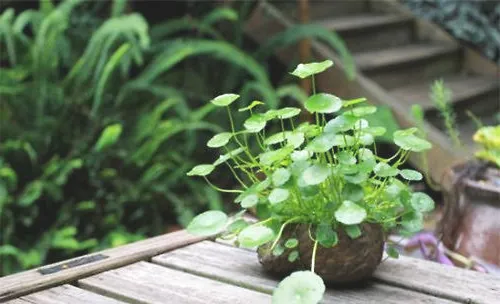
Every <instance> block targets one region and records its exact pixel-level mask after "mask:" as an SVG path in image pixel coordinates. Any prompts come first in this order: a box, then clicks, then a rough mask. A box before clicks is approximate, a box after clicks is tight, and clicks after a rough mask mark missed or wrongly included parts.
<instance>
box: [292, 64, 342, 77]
mask: <svg viewBox="0 0 500 304" xmlns="http://www.w3.org/2000/svg"><path fill="white" fill-rule="evenodd" d="M332 65H333V61H331V60H325V61H322V62H311V63H300V64H299V65H298V66H297V67H296V68H295V70H293V72H292V73H290V74H292V75H294V76H297V77H300V78H302V79H304V78H306V77H309V76H311V75H315V74H319V73H321V72H323V71H324V70H326V69H328V68H329V67H331V66H332Z"/></svg>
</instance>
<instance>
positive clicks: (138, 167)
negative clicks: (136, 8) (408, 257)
mask: <svg viewBox="0 0 500 304" xmlns="http://www.w3.org/2000/svg"><path fill="white" fill-rule="evenodd" d="M249 8H250V5H242V7H241V8H240V12H236V11H234V10H232V9H229V8H215V9H213V10H211V11H209V12H208V13H207V14H206V15H204V16H202V17H200V18H194V17H189V18H188V17H181V18H176V19H170V20H167V21H165V22H163V23H160V24H157V25H154V26H153V27H151V26H150V24H149V23H148V22H147V20H146V19H145V18H144V17H143V16H142V15H141V14H139V13H137V12H133V10H132V11H131V9H130V7H129V6H128V3H127V1H123V0H116V1H113V2H112V3H111V4H103V3H100V2H93V1H82V0H66V1H62V2H61V3H59V4H57V5H55V4H54V3H53V1H51V0H41V1H40V5H39V9H38V10H32V9H29V10H24V11H22V12H18V13H17V14H16V13H15V11H14V9H13V8H7V9H5V10H4V12H3V13H2V15H0V44H1V46H2V49H5V51H4V52H1V53H0V66H1V69H0V100H1V103H0V131H1V133H0V136H1V138H0V228H1V229H0V263H1V265H0V268H1V270H0V271H1V273H0V274H2V275H5V274H9V273H13V272H16V271H19V270H22V269H27V268H30V267H34V266H38V265H40V264H45V263H48V262H53V261H56V260H60V259H65V258H69V257H72V256H74V255H77V254H83V253H86V252H88V251H95V250H99V249H102V248H106V247H112V246H118V245H122V244H124V243H127V242H130V241H135V240H139V239H142V238H144V237H147V236H152V235H156V234H160V233H164V232H165V231H166V229H167V226H168V225H172V224H176V223H178V224H180V225H186V224H187V223H188V222H189V221H190V220H191V219H192V217H193V215H194V214H196V213H198V212H200V211H202V210H204V209H207V208H210V209H222V208H223V198H222V197H221V196H220V194H219V193H218V192H215V191H214V190H212V189H211V188H210V187H209V186H207V185H205V183H202V182H199V181H194V180H192V179H188V178H186V172H187V171H188V169H190V168H191V167H193V164H194V163H198V162H199V161H200V160H202V159H212V158H213V156H212V155H206V153H204V152H200V151H197V145H198V142H203V143H204V142H205V141H206V139H208V138H209V137H210V136H211V135H212V134H213V133H216V132H219V131H220V127H219V125H224V121H221V120H220V118H219V117H217V116H215V115H211V112H212V109H213V105H212V104H210V103H207V100H210V99H211V98H212V97H213V96H215V95H218V94H219V93H220V92H221V91H231V90H232V91H239V92H244V94H245V96H246V97H247V100H246V102H250V100H252V99H253V98H258V99H262V100H266V102H268V103H269V105H270V106H271V107H276V106H278V104H279V103H280V100H281V99H283V98H287V97H291V98H292V99H296V100H298V101H299V102H302V101H303V99H304V98H305V95H304V94H301V91H300V89H299V88H298V87H296V86H295V85H290V84H288V85H285V86H280V87H278V88H276V87H275V85H273V83H272V82H271V80H270V78H269V76H268V72H267V70H266V67H265V66H263V65H262V64H261V63H260V62H266V60H267V59H268V57H269V56H270V54H271V53H269V54H267V55H265V56H263V55H262V54H263V52H262V51H260V52H259V51H257V52H256V54H260V55H259V56H260V57H258V61H257V60H256V58H257V57H255V56H256V55H255V56H254V55H251V54H249V53H248V52H245V51H243V50H242V49H241V48H240V47H239V46H241V45H242V44H243V38H242V36H243V34H242V26H241V25H242V22H243V21H242V16H244V15H245V12H248V11H249ZM125 11H127V14H125ZM224 23H233V24H234V25H233V26H231V27H230V28H231V29H232V30H233V32H232V33H231V35H229V36H230V37H231V38H230V40H228V38H225V37H227V35H223V34H222V32H221V31H220V30H219V28H220V26H219V25H220V24H224ZM226 28H227V27H226ZM298 28H300V26H298ZM327 32H328V31H327V30H322V31H320V33H319V35H323V38H325V37H326V39H329V41H330V44H331V45H332V46H333V47H334V48H335V49H336V50H337V51H338V52H339V54H341V55H342V57H343V59H344V60H345V61H346V63H347V68H348V71H349V73H350V75H353V71H354V67H353V66H352V65H349V62H352V58H351V57H350V54H349V53H348V52H347V50H346V49H345V46H344V44H343V43H342V41H341V40H340V39H339V38H338V37H337V36H335V35H334V34H330V35H327ZM279 35H281V36H283V35H285V38H286V36H289V35H290V33H288V34H287V33H281V34H278V36H277V37H276V39H277V41H279V39H282V40H283V37H281V38H280V36H279ZM313 35H318V32H317V31H316V32H315V33H314V34H313ZM301 37H302V36H297V37H296V38H291V39H285V40H286V43H288V44H292V43H294V42H296V41H297V40H298V39H300V38H301ZM3 46H5V48H3ZM269 47H270V46H266V48H269ZM274 47H275V48H277V47H282V46H280V45H278V46H274ZM266 51H268V50H266ZM235 116H236V117H238V115H237V114H236V115H235ZM218 178H219V183H221V182H222V183H226V184H229V185H231V183H232V182H231V180H230V179H228V178H227V177H226V176H225V175H224V174H221V175H220V176H218Z"/></svg>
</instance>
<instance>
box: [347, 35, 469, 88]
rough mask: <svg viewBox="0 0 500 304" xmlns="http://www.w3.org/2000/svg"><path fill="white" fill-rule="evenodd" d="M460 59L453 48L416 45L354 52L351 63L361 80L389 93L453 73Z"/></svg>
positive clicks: (456, 70)
mask: <svg viewBox="0 0 500 304" xmlns="http://www.w3.org/2000/svg"><path fill="white" fill-rule="evenodd" d="M460 55H461V54H460V48H459V47H458V46H456V45H446V44H435V43H418V44H408V45H404V46H399V47H392V48H387V49H383V50H377V51H367V52H358V53H355V54H354V59H355V62H356V65H357V67H358V69H359V70H361V71H362V72H363V74H364V75H365V76H368V77H369V78H371V79H372V80H374V81H375V82H376V83H378V84H379V85H381V86H382V87H383V88H385V89H388V90H390V89H394V88H398V87H401V86H404V85H407V84H409V83H416V82H421V81H425V80H431V79H434V78H436V77H442V76H445V75H450V74H454V73H457V72H458V71H459V70H460V68H461V63H460V62H461V60H460V59H461V56H460Z"/></svg>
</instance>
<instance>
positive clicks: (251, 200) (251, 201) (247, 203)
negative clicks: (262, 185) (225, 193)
mask: <svg viewBox="0 0 500 304" xmlns="http://www.w3.org/2000/svg"><path fill="white" fill-rule="evenodd" d="M258 202H259V197H258V196H257V194H250V195H247V196H245V197H244V198H243V200H242V201H241V207H243V208H250V207H253V206H255V205H257V203H258Z"/></svg>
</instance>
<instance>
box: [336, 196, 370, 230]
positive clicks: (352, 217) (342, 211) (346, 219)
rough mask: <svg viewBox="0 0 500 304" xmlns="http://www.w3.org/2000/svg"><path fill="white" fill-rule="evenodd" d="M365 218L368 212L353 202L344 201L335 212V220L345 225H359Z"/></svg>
mask: <svg viewBox="0 0 500 304" xmlns="http://www.w3.org/2000/svg"><path fill="white" fill-rule="evenodd" d="M365 218H366V210H365V209H364V208H363V207H361V206H359V205H357V204H355V203H353V202H351V201H344V202H343V203H342V205H341V206H340V207H339V209H337V211H335V219H337V221H339V222H341V223H342V224H345V225H354V224H359V223H361V222H363V220H364V219H365Z"/></svg>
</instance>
